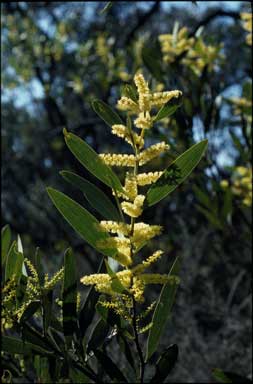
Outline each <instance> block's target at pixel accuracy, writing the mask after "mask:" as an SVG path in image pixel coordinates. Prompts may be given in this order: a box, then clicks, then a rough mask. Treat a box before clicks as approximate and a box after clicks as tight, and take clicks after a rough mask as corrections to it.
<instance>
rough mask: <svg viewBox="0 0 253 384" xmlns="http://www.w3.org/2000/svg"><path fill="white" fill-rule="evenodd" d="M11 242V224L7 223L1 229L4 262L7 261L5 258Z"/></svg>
mask: <svg viewBox="0 0 253 384" xmlns="http://www.w3.org/2000/svg"><path fill="white" fill-rule="evenodd" d="M10 244H11V230H10V227H9V225H8V224H7V225H5V226H4V227H3V228H2V230H1V256H2V264H4V263H5V259H6V256H7V253H8V250H9V247H10Z"/></svg>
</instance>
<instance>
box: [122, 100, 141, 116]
mask: <svg viewBox="0 0 253 384" xmlns="http://www.w3.org/2000/svg"><path fill="white" fill-rule="evenodd" d="M117 108H118V109H120V110H122V111H131V112H134V113H139V112H140V110H139V106H138V104H136V103H135V102H134V101H133V100H132V99H130V98H129V97H126V96H122V97H121V98H120V99H119V100H118V103H117Z"/></svg>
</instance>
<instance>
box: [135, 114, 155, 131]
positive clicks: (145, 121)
mask: <svg viewBox="0 0 253 384" xmlns="http://www.w3.org/2000/svg"><path fill="white" fill-rule="evenodd" d="M134 124H135V126H136V127H137V128H140V129H149V128H151V127H152V125H153V119H152V117H151V116H150V114H149V113H148V112H146V115H144V113H141V114H140V115H139V117H137V119H135V120H134Z"/></svg>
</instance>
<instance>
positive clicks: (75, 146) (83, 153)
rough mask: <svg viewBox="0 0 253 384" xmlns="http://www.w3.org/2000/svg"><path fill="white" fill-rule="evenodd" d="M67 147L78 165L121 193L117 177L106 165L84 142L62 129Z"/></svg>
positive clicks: (121, 189)
mask: <svg viewBox="0 0 253 384" xmlns="http://www.w3.org/2000/svg"><path fill="white" fill-rule="evenodd" d="M64 137H65V141H66V144H67V146H68V147H69V149H70V151H71V152H72V153H73V155H74V156H75V157H76V158H77V160H79V161H80V163H81V164H82V165H83V166H84V167H85V168H87V169H88V171H89V172H91V173H92V174H93V175H94V176H96V177H97V178H98V179H99V180H101V181H103V183H105V184H106V185H108V186H109V187H111V188H112V189H116V190H118V191H121V192H123V188H122V185H121V183H120V180H119V178H118V176H117V175H116V174H115V173H114V172H113V170H112V169H111V168H110V167H109V166H108V165H106V164H105V163H104V162H103V161H102V160H101V159H100V157H99V156H98V154H97V153H96V152H95V151H94V149H92V148H91V147H90V146H89V145H88V144H87V143H86V142H85V141H83V140H82V139H80V137H78V136H76V135H74V134H73V133H70V132H67V130H66V129H64Z"/></svg>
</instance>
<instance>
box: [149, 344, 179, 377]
mask: <svg viewBox="0 0 253 384" xmlns="http://www.w3.org/2000/svg"><path fill="white" fill-rule="evenodd" d="M177 358H178V346H177V345H176V344H172V345H170V346H169V347H168V348H166V350H165V351H164V352H163V353H162V354H161V356H160V357H159V359H158V361H157V363H156V366H155V375H154V377H153V378H152V379H151V381H150V382H151V383H163V382H164V380H165V379H166V377H167V376H168V374H169V373H170V372H171V370H172V369H173V367H174V366H175V364H176V361H177Z"/></svg>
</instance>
